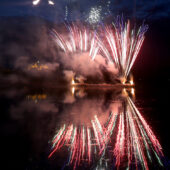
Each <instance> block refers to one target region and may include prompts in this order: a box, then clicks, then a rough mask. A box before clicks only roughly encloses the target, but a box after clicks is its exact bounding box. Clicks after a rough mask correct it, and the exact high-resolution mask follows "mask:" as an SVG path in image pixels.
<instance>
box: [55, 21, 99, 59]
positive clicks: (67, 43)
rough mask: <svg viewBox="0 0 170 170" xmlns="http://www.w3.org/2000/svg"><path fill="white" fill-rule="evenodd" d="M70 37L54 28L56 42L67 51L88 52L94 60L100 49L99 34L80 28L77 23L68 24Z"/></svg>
mask: <svg viewBox="0 0 170 170" xmlns="http://www.w3.org/2000/svg"><path fill="white" fill-rule="evenodd" d="M67 29H68V30H69V34H68V37H67V38H66V37H65V36H63V35H61V34H59V33H57V32H56V31H55V30H52V35H53V38H54V40H55V42H56V44H57V45H58V46H59V47H60V48H61V49H62V50H63V51H64V52H65V53H69V54H70V53H82V52H88V54H89V56H90V57H91V59H92V60H93V59H94V58H95V56H96V55H97V54H98V51H99V44H98V36H97V34H95V32H92V31H90V30H88V29H86V28H80V27H78V26H76V25H74V24H73V25H72V26H68V27H67Z"/></svg>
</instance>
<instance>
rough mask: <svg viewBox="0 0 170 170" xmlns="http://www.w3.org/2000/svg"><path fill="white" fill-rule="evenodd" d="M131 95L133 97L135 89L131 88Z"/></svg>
mask: <svg viewBox="0 0 170 170" xmlns="http://www.w3.org/2000/svg"><path fill="white" fill-rule="evenodd" d="M131 94H132V95H133V96H134V95H135V89H134V88H131Z"/></svg>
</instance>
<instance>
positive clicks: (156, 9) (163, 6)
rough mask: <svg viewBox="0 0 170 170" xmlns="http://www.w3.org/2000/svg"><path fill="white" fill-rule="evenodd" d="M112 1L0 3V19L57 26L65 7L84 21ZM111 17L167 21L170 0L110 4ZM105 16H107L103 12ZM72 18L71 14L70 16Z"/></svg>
mask: <svg viewBox="0 0 170 170" xmlns="http://www.w3.org/2000/svg"><path fill="white" fill-rule="evenodd" d="M108 1H109V0H53V2H54V3H55V5H54V6H50V5H49V4H48V0H41V1H40V3H39V5H38V6H33V5H32V0H1V1H0V16H27V15H28V16H41V17H45V18H47V19H50V20H53V21H55V22H60V21H62V20H64V15H65V6H66V5H67V6H69V7H70V8H71V12H73V13H74V14H76V15H74V16H72V17H71V20H74V19H77V18H78V19H84V15H86V14H87V13H88V11H89V10H90V8H91V7H93V6H98V5H101V6H102V7H103V8H104V7H105V6H106V5H107V2H108ZM109 9H110V12H111V13H110V14H111V15H117V14H122V13H123V14H124V15H126V16H128V17H135V18H140V19H159V18H167V17H169V16H170V15H169V14H170V1H169V0H149V1H148V0H142V1H137V0H110V7H109ZM103 12H106V10H104V11H103ZM68 15H69V13H68Z"/></svg>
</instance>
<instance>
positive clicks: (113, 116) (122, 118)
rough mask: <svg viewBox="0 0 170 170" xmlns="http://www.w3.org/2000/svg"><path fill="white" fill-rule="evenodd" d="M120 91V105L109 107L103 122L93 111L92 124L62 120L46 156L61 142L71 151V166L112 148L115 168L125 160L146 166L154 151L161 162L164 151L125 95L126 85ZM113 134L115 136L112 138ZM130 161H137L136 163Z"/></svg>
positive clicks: (143, 167)
mask: <svg viewBox="0 0 170 170" xmlns="http://www.w3.org/2000/svg"><path fill="white" fill-rule="evenodd" d="M130 92H131V94H132V95H133V94H134V88H131V89H130ZM122 93H124V95H123V96H124V97H123V99H119V100H120V101H119V102H120V103H121V105H114V106H113V107H111V108H110V109H111V110H110V115H109V116H108V117H107V120H106V122H105V123H103V124H102V123H101V120H99V118H98V116H97V115H94V117H93V118H92V119H91V126H90V125H88V126H87V125H86V124H83V125H77V124H74V123H72V124H68V125H67V124H64V125H63V126H62V127H61V128H60V129H59V130H58V131H57V133H56V135H55V136H54V138H53V140H52V144H53V146H52V152H51V153H50V155H49V158H50V157H51V156H52V155H53V154H54V153H55V152H56V151H57V150H59V149H60V148H62V146H67V147H68V148H69V151H70V156H69V162H68V164H72V165H73V166H74V168H75V167H76V166H79V165H80V164H82V163H83V162H89V164H90V163H93V160H94V159H95V158H100V160H105V159H104V157H106V156H108V154H107V153H108V152H111V151H112V152H113V157H114V159H115V166H116V167H117V168H119V167H121V164H122V163H123V164H124V161H125V160H127V169H129V168H131V167H132V166H136V168H142V169H149V165H148V161H147V160H150V162H152V160H153V159H152V157H153V155H155V158H156V159H157V160H158V162H159V164H160V166H163V165H162V162H161V156H163V153H162V148H161V145H160V143H159V141H158V139H157V138H156V136H155V135H154V133H153V131H152V130H151V128H150V127H149V125H148V124H147V122H146V121H145V119H144V117H143V116H142V115H141V113H140V112H139V110H138V109H137V107H136V106H135V104H134V103H133V101H132V99H131V98H130V97H129V96H128V93H127V91H126V89H123V92H122ZM101 107H102V106H101ZM80 110H81V108H80ZM87 113H88V108H87ZM80 114H81V112H80ZM87 116H88V115H87ZM113 134H114V135H113ZM113 136H114V138H116V139H115V140H112V139H113ZM155 158H154V159H155ZM110 160H113V158H110ZM133 162H136V165H134V164H133ZM98 165H99V164H98Z"/></svg>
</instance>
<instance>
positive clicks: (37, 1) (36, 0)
mask: <svg viewBox="0 0 170 170" xmlns="http://www.w3.org/2000/svg"><path fill="white" fill-rule="evenodd" d="M39 3H40V0H34V1H33V2H32V4H33V5H38V4H39Z"/></svg>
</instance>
